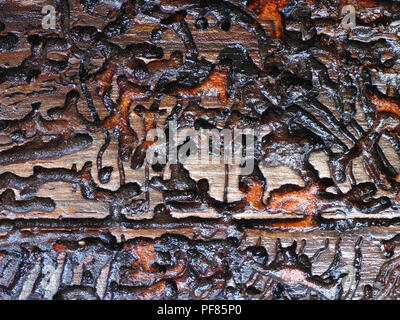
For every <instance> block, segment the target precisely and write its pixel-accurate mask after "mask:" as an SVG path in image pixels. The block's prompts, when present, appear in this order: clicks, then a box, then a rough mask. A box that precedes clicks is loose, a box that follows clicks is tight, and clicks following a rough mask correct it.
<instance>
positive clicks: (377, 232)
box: [0, 0, 400, 299]
mask: <svg viewBox="0 0 400 320" xmlns="http://www.w3.org/2000/svg"><path fill="white" fill-rule="evenodd" d="M70 2H71V3H72V6H71V16H72V17H73V18H72V19H71V23H72V25H73V26H77V25H93V26H96V27H98V28H100V29H101V28H103V27H104V26H105V25H106V23H107V22H109V21H110V20H109V19H108V18H106V17H105V16H102V15H101V14H102V9H101V8H102V6H99V8H97V12H98V15H97V16H95V15H89V14H87V13H86V12H85V11H84V10H83V9H82V7H81V6H80V5H79V4H78V3H77V2H75V1H70ZM47 4H53V3H52V1H49V0H43V1H42V0H33V1H11V0H0V21H3V22H4V23H5V25H6V29H5V32H9V31H12V32H13V33H15V34H16V35H17V36H18V37H20V41H19V43H18V47H17V49H16V50H15V51H12V52H1V53H0V65H2V66H9V67H12V66H17V65H18V64H19V63H20V62H21V61H22V60H23V59H24V58H25V57H27V56H28V55H29V53H30V46H29V44H28V43H27V40H26V38H27V36H28V35H30V34H39V35H47V34H49V33H56V34H60V33H61V29H60V24H59V16H58V19H57V27H56V30H53V31H51V32H48V31H45V30H43V29H41V21H42V18H43V15H42V13H41V8H42V7H43V6H44V5H47ZM105 7H107V6H105ZM104 11H105V12H107V10H106V9H104ZM26 17H29V19H27V18H26ZM187 22H188V24H189V26H190V29H191V31H192V33H193V38H194V40H195V42H196V44H197V46H198V49H199V52H200V55H201V56H204V57H205V58H206V59H208V60H210V61H212V62H215V60H216V58H217V55H218V53H219V52H220V51H221V50H222V49H223V48H224V47H226V46H227V45H228V44H232V43H242V44H243V45H244V46H245V47H246V49H247V50H248V52H249V53H250V55H251V57H252V58H253V60H254V62H255V63H256V64H257V65H258V66H259V67H261V64H260V57H259V55H258V49H257V39H256V38H255V36H254V35H253V34H251V33H249V32H247V31H246V30H244V29H243V28H240V27H238V26H236V25H232V28H231V30H230V32H226V33H224V32H222V31H221V30H220V29H219V28H217V27H210V28H209V29H208V30H207V31H206V32H203V31H199V30H196V29H195V28H194V27H193V23H194V20H193V17H191V16H188V18H187ZM28 23H29V28H28V29H29V31H26V30H27V24H28ZM261 23H262V25H263V27H264V29H265V30H266V32H267V33H271V32H272V29H273V26H272V24H271V22H270V21H262V20H261ZM155 27H157V24H154V23H151V22H149V21H145V20H141V18H140V17H138V18H137V19H136V20H135V21H134V23H133V24H132V26H131V28H130V30H129V31H128V32H127V33H126V34H125V35H122V36H120V37H119V38H118V40H117V41H116V42H117V43H118V44H121V45H125V44H127V43H136V42H143V41H151V31H152V30H153V29H154V28H155ZM157 44H158V45H160V46H162V47H163V49H164V54H165V56H166V57H168V56H169V55H170V53H171V52H173V51H174V50H177V49H179V50H184V48H183V45H182V43H181V41H180V40H179V39H178V38H177V36H176V35H175V34H174V33H173V32H172V31H171V30H165V31H164V32H163V36H162V40H161V41H158V42H157ZM56 54H57V53H56ZM59 54H61V55H62V54H63V53H59ZM101 62H102V61H99V65H100V64H101ZM78 68H79V61H78V59H76V58H71V59H70V60H69V67H68V70H67V71H66V73H67V74H68V73H73V72H77V69H78ZM64 81H65V78H64V77H63V75H62V74H56V75H52V74H49V73H42V74H40V75H39V77H38V78H37V79H35V80H33V81H32V82H31V83H30V84H26V83H24V84H22V83H21V84H12V83H9V82H5V83H3V84H1V85H0V116H1V118H2V119H18V118H21V117H22V116H23V115H25V114H27V113H28V112H29V111H30V110H31V104H32V103H33V102H37V101H40V102H41V109H40V110H41V111H43V112H42V114H43V115H45V112H46V110H48V109H49V108H52V107H55V106H61V105H63V103H64V99H65V95H66V94H67V92H68V91H70V90H71V89H76V90H80V87H79V84H78V83H64ZM91 90H92V89H91ZM93 96H94V98H95V100H94V102H95V106H96V108H97V110H98V112H99V115H100V118H102V119H103V118H104V117H105V116H106V115H107V111H106V110H105V108H104V107H103V105H102V102H101V100H100V99H99V98H96V97H95V95H93ZM81 97H83V94H82V93H81ZM112 98H113V99H114V100H116V99H117V98H118V92H117V91H114V92H113V95H112ZM151 102H152V101H148V102H147V103H145V105H146V107H148V106H149V105H150V104H151ZM231 103H232V101H229V102H228V105H227V106H228V107H229V106H230V105H231ZM174 104H175V99H173V98H171V97H165V98H163V100H162V103H161V108H162V109H163V108H165V109H167V110H168V113H169V112H170V111H171V110H172V108H173V106H174ZM202 106H203V107H214V106H219V102H218V99H217V98H204V99H203V100H202ZM79 110H80V112H81V113H82V114H83V115H84V116H85V117H87V118H88V119H90V114H89V112H88V109H87V106H86V101H85V99H83V98H81V99H80V101H79ZM163 120H165V118H161V119H160V121H159V123H163ZM359 120H360V121H361V122H363V121H364V120H363V118H362V117H361V116H360V118H359ZM131 125H132V127H133V128H134V129H135V131H136V132H137V133H138V135H139V139H140V140H141V139H142V138H143V129H142V123H141V122H140V119H139V117H138V116H136V115H135V114H134V113H132V115H131ZM363 125H364V124H363ZM3 140H4V141H6V138H5V137H2V141H3ZM102 144H103V137H102V135H101V134H98V135H97V138H96V139H95V140H94V142H93V145H92V146H91V147H90V148H89V149H87V150H85V151H84V152H79V153H76V154H72V155H67V156H64V157H62V158H61V159H59V160H53V161H31V162H29V165H27V164H25V163H24V164H13V165H9V166H2V167H0V173H3V172H8V171H11V172H14V173H16V174H18V175H21V176H29V175H30V174H32V168H33V166H34V165H41V166H44V167H48V168H57V167H65V168H71V166H72V164H76V166H77V168H78V169H80V168H81V167H82V166H83V164H84V163H85V162H86V161H92V162H93V163H95V162H96V155H97V152H98V150H99V148H100V147H101V145H102ZM390 158H391V159H390V160H391V161H392V163H394V164H395V165H399V160H398V159H397V157H396V155H395V154H394V152H393V151H392V152H391V153H390ZM116 159H117V145H116V142H115V140H113V141H112V143H111V145H110V147H109V148H108V149H107V152H106V155H105V157H104V160H103V165H105V166H106V165H111V166H115V165H116ZM326 160H327V158H326V156H325V155H324V154H323V153H322V152H321V153H318V154H313V155H312V158H311V163H312V164H314V165H315V166H316V167H317V168H318V170H319V172H320V176H321V177H329V176H330V173H329V169H328V167H327V165H326ZM186 168H187V169H188V170H189V171H190V174H191V176H192V178H194V179H195V180H198V179H200V178H202V177H204V174H205V173H206V175H207V179H208V180H209V183H210V194H211V195H212V196H213V197H214V198H216V199H217V200H222V199H223V190H224V179H225V178H224V165H223V164H217V165H205V166H202V165H200V166H199V165H198V163H196V162H195V161H193V162H191V163H189V164H188V165H186ZM261 169H262V172H263V174H264V176H265V177H266V180H267V190H266V193H265V195H264V199H265V200H266V199H267V198H268V196H269V191H271V190H273V189H276V188H278V187H279V186H281V185H282V183H283V182H284V183H294V184H299V185H302V184H303V181H302V180H301V179H300V178H299V177H298V176H297V175H296V174H295V173H294V172H293V171H292V170H291V169H289V168H286V167H278V168H264V167H263V168H261ZM125 174H126V181H137V182H138V183H139V184H141V185H143V184H144V175H145V174H144V169H143V168H141V169H139V170H137V171H133V170H131V169H130V168H129V166H128V165H127V166H126V169H125ZM153 174H154V173H153V172H152V171H151V172H150V177H151V176H152V175H153ZM354 174H355V176H356V177H357V179H358V181H368V180H369V178H368V176H367V175H366V174H365V171H364V169H363V166H362V164H361V162H358V161H355V162H354ZM93 176H94V179H95V181H96V183H98V184H99V181H98V179H97V176H96V175H95V174H94V175H93ZM163 176H164V178H168V176H169V172H168V170H166V171H165V172H163ZM118 187H119V177H118V174H117V173H115V172H114V174H113V176H112V179H111V181H110V182H109V183H108V184H107V188H109V189H112V190H116V189H117V188H118ZM341 188H343V191H346V187H345V186H344V185H341ZM37 195H38V196H49V195H51V197H52V198H53V199H54V200H55V202H56V209H55V210H54V211H53V212H51V213H43V212H28V213H25V214H24V219H37V218H50V219H61V218H95V219H101V218H104V217H106V216H107V215H108V206H107V205H106V204H103V203H101V202H96V201H90V200H85V201H83V200H82V197H81V194H80V193H79V192H75V193H73V192H72V191H71V186H70V184H66V183H49V184H46V185H45V186H43V187H42V188H41V189H40V191H39V192H38V194H37ZM241 198H242V193H241V192H240V190H239V189H238V177H237V173H235V172H234V170H233V168H231V170H230V176H229V188H228V200H229V201H235V200H239V199H241ZM161 201H162V198H161V195H160V194H159V193H157V192H155V191H152V190H151V191H150V209H151V210H150V211H149V212H147V213H144V214H142V215H140V216H132V217H129V216H127V217H128V218H130V219H136V220H140V219H151V218H152V217H153V210H152V209H153V208H154V206H155V205H156V204H158V203H160V202H161ZM333 213H335V214H332V212H329V213H323V214H322V216H323V217H324V218H327V219H354V218H367V219H370V218H374V219H392V218H396V217H400V212H399V211H395V210H393V209H388V210H385V211H383V212H381V213H379V214H376V215H373V216H371V215H363V214H362V213H360V212H352V213H350V214H347V216H345V217H343V215H341V214H337V212H333ZM172 214H173V216H175V217H178V218H183V217H185V216H187V215H185V214H183V213H179V212H172ZM190 215H195V216H198V217H215V216H216V213H215V212H212V211H206V212H204V211H202V212H191V213H190ZM20 216H21V215H20V214H18V213H12V212H7V211H3V212H2V213H1V215H0V219H15V218H19V217H20ZM291 217H293V216H291V215H288V214H285V215H279V214H276V213H268V212H263V213H260V212H252V211H246V212H245V213H242V214H240V215H238V216H237V217H236V218H238V219H243V218H244V219H249V218H256V219H277V218H285V219H286V218H291ZM61 229H62V228H61ZM110 231H111V233H112V234H113V235H114V236H116V238H117V239H119V240H121V239H125V240H128V239H132V238H136V237H151V238H156V237H158V236H161V235H162V234H163V233H178V234H183V235H186V236H188V237H189V238H193V230H192V229H191V228H190V227H182V228H179V227H176V228H167V229H148V228H137V229H134V230H129V229H124V228H121V227H116V228H111V230H110ZM30 233H31V231H28V234H30ZM245 233H246V240H245V242H243V243H242V244H241V246H243V247H245V246H247V245H252V244H256V243H257V244H261V245H263V246H265V247H266V248H267V251H268V253H270V257H271V258H272V257H273V252H274V246H275V241H276V239H278V238H279V239H281V241H282V243H283V244H284V245H289V244H291V243H292V241H293V240H297V242H298V245H300V243H301V241H302V239H305V240H306V242H307V246H306V249H305V252H306V254H308V255H309V256H310V255H311V256H312V255H313V254H314V253H315V252H316V250H318V249H319V248H321V247H323V246H324V242H325V240H326V239H327V238H328V239H329V240H330V247H329V250H328V251H327V252H326V253H324V254H323V255H322V256H321V258H320V259H319V260H318V261H317V262H316V263H314V264H313V265H312V266H313V274H316V275H318V274H322V273H323V272H324V271H325V270H326V269H327V268H328V266H329V264H330V262H331V261H332V259H333V255H334V243H335V242H336V241H337V239H338V238H339V237H340V238H341V239H342V243H341V250H342V253H343V257H342V260H341V266H343V268H345V266H348V265H352V264H353V260H354V245H355V243H356V241H357V240H358V238H359V237H362V238H363V243H362V269H361V282H360V285H359V286H358V290H357V292H356V294H355V296H354V298H355V299H359V298H361V297H362V295H363V293H362V289H363V287H364V286H365V285H366V284H371V285H372V284H373V283H374V280H375V277H376V275H377V273H378V271H379V269H380V268H381V266H382V264H383V263H384V262H385V261H387V259H385V258H384V257H383V254H382V251H381V248H380V246H381V244H380V240H382V239H389V238H391V237H393V236H394V235H396V234H397V233H400V226H391V227H384V226H382V227H378V226H377V227H360V228H356V229H355V230H348V231H336V230H334V231H322V230H318V228H314V229H312V230H279V229H276V230H272V229H271V230H256V229H248V230H246V232H245ZM33 234H34V233H33ZM225 236H226V235H225V234H223V233H222V234H218V233H217V234H215V238H219V237H220V238H224V237H225ZM121 237H122V238H121ZM54 238H57V236H54ZM7 241H8V240H7V237H4V240H1V239H0V243H1V245H3V246H4V247H7V245H8V242H7ZM397 254H400V252H398V250H397V249H396V251H395V256H396V255H397ZM26 290H28V291H29V288H27V289H26ZM28 294H29V293H28ZM28 294H26V295H25V294H22V296H21V297H25V296H27V295H28Z"/></svg>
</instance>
